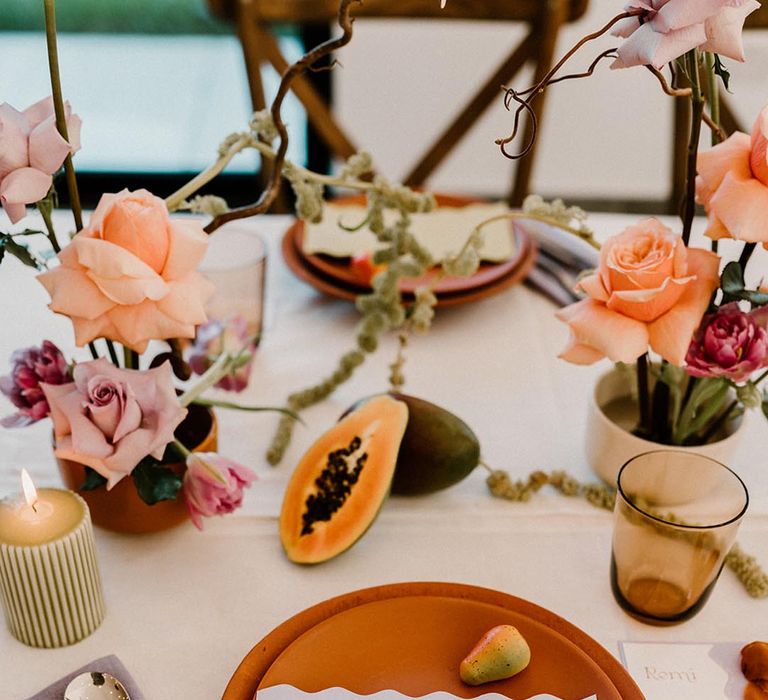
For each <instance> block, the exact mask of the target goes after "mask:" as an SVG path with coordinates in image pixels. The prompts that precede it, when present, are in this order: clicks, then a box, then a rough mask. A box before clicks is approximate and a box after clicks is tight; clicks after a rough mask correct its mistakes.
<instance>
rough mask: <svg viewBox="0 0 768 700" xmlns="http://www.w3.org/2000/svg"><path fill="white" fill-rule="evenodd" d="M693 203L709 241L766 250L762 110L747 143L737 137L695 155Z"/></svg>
mask: <svg viewBox="0 0 768 700" xmlns="http://www.w3.org/2000/svg"><path fill="white" fill-rule="evenodd" d="M696 165H697V172H698V177H697V178H696V199H697V201H698V202H699V203H701V204H703V205H704V207H705V209H706V210H707V214H708V216H709V221H708V225H707V231H706V234H707V236H709V237H710V238H715V239H718V238H736V239H738V240H740V241H745V242H747V243H763V245H764V246H768V228H767V227H766V225H765V221H766V217H768V107H765V108H764V109H763V111H762V112H760V116H759V117H758V118H757V121H756V122H755V126H754V129H753V130H752V137H751V138H750V137H749V136H748V135H747V134H744V133H742V132H739V131H737V132H736V133H735V134H732V135H731V136H730V137H729V138H728V139H727V140H725V141H723V143H720V144H718V145H717V146H714V147H713V148H711V149H709V150H708V151H702V152H701V153H699V158H698V161H697V164H696Z"/></svg>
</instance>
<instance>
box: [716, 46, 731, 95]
mask: <svg viewBox="0 0 768 700" xmlns="http://www.w3.org/2000/svg"><path fill="white" fill-rule="evenodd" d="M714 56H715V75H719V76H720V80H722V81H723V85H724V86H725V89H726V90H728V92H730V90H729V88H728V86H729V85H730V83H731V74H730V72H729V71H728V69H727V68H726V67H725V66H724V65H723V62H722V61H721V60H720V56H718V55H717V54H714Z"/></svg>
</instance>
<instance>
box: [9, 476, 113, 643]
mask: <svg viewBox="0 0 768 700" xmlns="http://www.w3.org/2000/svg"><path fill="white" fill-rule="evenodd" d="M35 509H36V510H35ZM35 509H33V508H32V507H31V506H28V505H27V504H26V503H24V502H23V501H22V500H21V499H16V500H5V501H2V502H0V600H1V601H2V605H3V610H4V612H5V619H6V621H7V623H8V627H9V629H10V631H11V634H13V636H14V637H16V639H18V640H19V641H21V642H23V643H24V644H28V645H30V646H33V647H43V648H47V649H51V648H54V647H61V646H66V645H68V644H74V643H75V642H79V641H80V640H81V639H84V638H85V637H87V636H88V635H89V634H91V633H92V632H93V631H94V630H95V629H96V628H97V627H98V626H99V625H100V624H101V621H102V620H103V619H104V598H103V595H102V590H101V577H100V575H99V570H98V566H97V564H96V552H95V549H94V544H93V528H92V526H91V516H90V513H89V511H88V506H87V505H86V503H85V501H83V499H82V498H80V496H78V495H77V494H75V493H72V492H71V491H60V490H57V489H41V490H40V491H39V493H38V500H37V501H36V502H35Z"/></svg>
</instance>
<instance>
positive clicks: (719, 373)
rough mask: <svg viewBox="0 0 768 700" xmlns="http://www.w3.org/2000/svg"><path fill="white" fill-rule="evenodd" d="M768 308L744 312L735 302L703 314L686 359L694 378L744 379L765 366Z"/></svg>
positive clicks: (767, 359) (767, 356)
mask: <svg viewBox="0 0 768 700" xmlns="http://www.w3.org/2000/svg"><path fill="white" fill-rule="evenodd" d="M767 323H768V308H765V307H763V308H762V309H759V310H757V311H753V312H752V313H745V312H744V311H742V310H741V309H740V308H739V305H738V304H737V303H735V302H734V303H731V304H726V305H725V306H721V307H720V308H719V309H718V310H717V312H716V313H714V314H709V315H708V316H705V317H704V320H703V321H702V323H701V326H700V327H699V329H698V330H697V331H696V334H695V335H694V337H693V341H692V342H691V347H690V348H689V350H688V355H687V356H686V358H685V362H686V367H685V370H686V372H688V374H690V375H693V376H694V377H726V378H728V379H731V380H732V381H734V382H745V381H747V380H748V379H749V378H750V377H751V376H752V374H753V373H754V372H756V371H757V370H759V369H762V368H763V367H766V366H768V332H766V324H767Z"/></svg>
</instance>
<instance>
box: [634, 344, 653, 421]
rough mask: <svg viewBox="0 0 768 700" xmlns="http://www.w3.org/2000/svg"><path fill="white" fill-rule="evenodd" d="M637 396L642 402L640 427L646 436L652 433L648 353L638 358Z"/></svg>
mask: <svg viewBox="0 0 768 700" xmlns="http://www.w3.org/2000/svg"><path fill="white" fill-rule="evenodd" d="M637 396H638V400H639V402H640V429H641V430H642V432H643V434H644V436H648V435H650V434H651V404H650V401H649V400H648V398H649V395H648V354H647V353H646V354H644V355H640V357H638V358H637Z"/></svg>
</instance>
